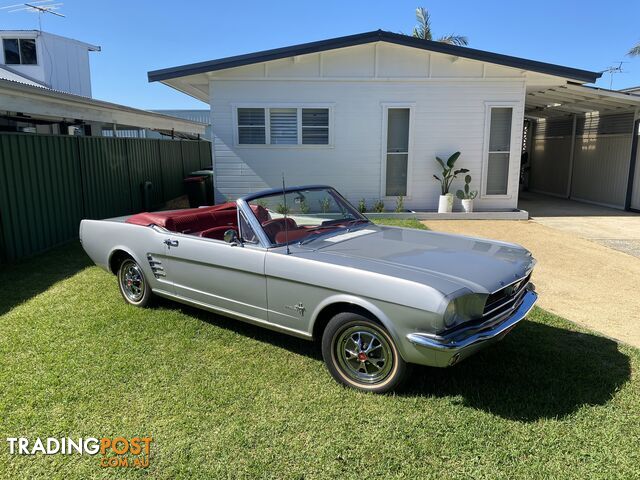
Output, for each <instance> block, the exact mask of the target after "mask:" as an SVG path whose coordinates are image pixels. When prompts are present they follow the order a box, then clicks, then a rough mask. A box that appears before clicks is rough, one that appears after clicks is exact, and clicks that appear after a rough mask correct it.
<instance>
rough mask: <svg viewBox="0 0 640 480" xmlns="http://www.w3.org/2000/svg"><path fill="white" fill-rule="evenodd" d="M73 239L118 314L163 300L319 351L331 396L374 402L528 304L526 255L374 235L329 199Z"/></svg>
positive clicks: (296, 198) (392, 232) (376, 229)
mask: <svg viewBox="0 0 640 480" xmlns="http://www.w3.org/2000/svg"><path fill="white" fill-rule="evenodd" d="M80 239H81V242H82V245H83V247H84V249H85V251H86V252H87V254H88V255H89V256H90V257H91V259H92V260H93V261H94V262H95V263H96V264H97V265H99V266H101V267H103V268H105V269H106V270H108V271H109V272H112V273H114V274H115V275H116V277H117V280H118V285H119V288H120V292H121V293H122V296H123V297H124V300H125V301H126V302H128V303H130V304H132V305H135V306H139V307H145V306H147V305H148V304H149V301H150V300H151V299H152V297H153V296H154V295H159V296H162V297H166V298H170V299H174V300H177V301H179V302H183V303H186V304H190V305H193V306H196V307H199V308H203V309H206V310H211V311H214V312H218V313H221V314H223V315H226V316H230V317H233V318H236V319H239V320H243V321H247V322H251V323H255V324H257V325H261V326H264V327H267V328H270V329H273V330H277V331H280V332H284V333H288V334H291V335H296V336H299V337H303V338H307V339H317V340H320V341H321V342H322V354H323V357H324V360H325V362H326V365H327V367H328V370H329V372H330V373H331V375H332V376H333V377H334V378H335V379H336V380H337V381H338V382H340V383H342V384H344V385H348V386H351V387H354V388H358V389H361V390H366V391H373V392H385V391H389V390H391V389H393V388H394V387H396V386H397V385H399V383H400V382H401V381H402V380H403V378H404V377H405V376H406V374H407V366H408V364H411V363H415V364H423V365H431V366H436V367H446V366H451V365H454V364H455V363H457V362H459V361H460V360H462V359H464V358H466V357H468V356H469V355H471V354H472V353H474V352H476V351H477V350H479V349H481V348H483V347H485V346H487V345H489V344H490V343H492V342H494V341H496V340H499V339H501V338H503V337H504V336H505V335H506V334H507V333H508V332H509V331H510V330H511V329H512V328H513V327H514V326H515V325H516V324H517V323H518V322H519V321H520V320H522V319H523V318H524V317H525V316H526V315H527V313H528V312H529V311H530V310H531V308H532V307H533V305H534V303H535V301H536V299H537V294H536V293H535V289H534V287H533V284H532V283H531V282H530V278H531V271H532V269H533V266H534V264H535V260H534V259H533V258H532V257H531V254H530V253H529V252H528V251H527V250H525V249H524V248H522V247H520V246H518V245H514V244H509V243H503V242H495V241H489V240H482V239H477V238H470V237H464V236H459V235H446V234H442V233H435V232H430V231H420V230H412V229H406V228H395V227H383V226H377V225H374V224H373V223H371V222H370V221H369V220H368V219H367V218H366V217H365V216H364V215H362V214H360V213H359V212H358V210H357V209H355V208H354V207H353V206H352V205H351V204H349V202H347V200H345V199H344V198H343V197H342V196H341V195H340V194H339V193H338V192H336V191H335V190H334V189H332V188H331V187H327V186H306V187H295V188H286V189H277V190H268V191H264V192H260V193H256V194H252V195H247V196H245V197H242V198H239V199H238V200H237V201H235V202H229V203H225V204H222V205H216V206H211V207H202V208H191V209H186V210H176V211H167V212H156V213H140V214H136V215H133V216H129V217H121V218H114V219H109V220H83V221H82V222H81V224H80Z"/></svg>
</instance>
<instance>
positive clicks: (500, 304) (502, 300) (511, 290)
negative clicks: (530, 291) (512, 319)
mask: <svg viewBox="0 0 640 480" xmlns="http://www.w3.org/2000/svg"><path fill="white" fill-rule="evenodd" d="M530 279H531V274H529V275H527V276H526V277H524V278H522V279H520V280H518V281H516V282H514V283H512V284H511V285H507V286H506V287H504V288H502V289H500V290H498V291H497V292H494V293H492V294H491V295H489V296H488V297H487V301H486V303H485V305H484V311H483V313H482V317H483V318H485V319H486V318H491V317H496V316H499V315H500V314H502V313H504V312H506V311H508V310H511V309H512V308H513V307H514V306H515V305H517V304H518V303H519V301H520V300H521V299H522V297H523V296H524V294H525V291H526V286H527V284H528V283H529V280H530Z"/></svg>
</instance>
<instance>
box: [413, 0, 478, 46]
mask: <svg viewBox="0 0 640 480" xmlns="http://www.w3.org/2000/svg"><path fill="white" fill-rule="evenodd" d="M416 20H417V21H418V24H417V25H416V26H415V27H413V34H412V35H413V36H414V37H416V38H422V39H423V40H433V35H432V33H431V16H430V15H429V12H427V10H426V9H425V8H423V7H418V8H416ZM437 41H438V42H442V43H448V44H450V45H459V46H462V47H466V46H467V45H468V44H469V39H468V38H467V37H465V36H463V35H453V34H451V35H445V36H443V37H440V38H438V40H437Z"/></svg>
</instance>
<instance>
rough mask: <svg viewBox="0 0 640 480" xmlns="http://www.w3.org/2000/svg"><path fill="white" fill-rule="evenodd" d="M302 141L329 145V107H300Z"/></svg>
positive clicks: (307, 143) (310, 143) (309, 143)
mask: <svg viewBox="0 0 640 480" xmlns="http://www.w3.org/2000/svg"><path fill="white" fill-rule="evenodd" d="M302 143H303V144H305V145H329V109H328V108H303V109H302Z"/></svg>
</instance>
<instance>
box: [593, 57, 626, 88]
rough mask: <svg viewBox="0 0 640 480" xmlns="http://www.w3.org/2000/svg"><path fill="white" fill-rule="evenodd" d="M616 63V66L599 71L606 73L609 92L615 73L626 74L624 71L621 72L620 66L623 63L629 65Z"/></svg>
mask: <svg viewBox="0 0 640 480" xmlns="http://www.w3.org/2000/svg"><path fill="white" fill-rule="evenodd" d="M616 63H617V64H618V65H612V66H610V67H607V68H605V69H604V70H601V71H600V73H608V74H609V90H613V76H614V75H615V74H616V73H627V72H626V71H625V70H623V68H622V64H623V63H629V62H616Z"/></svg>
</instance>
